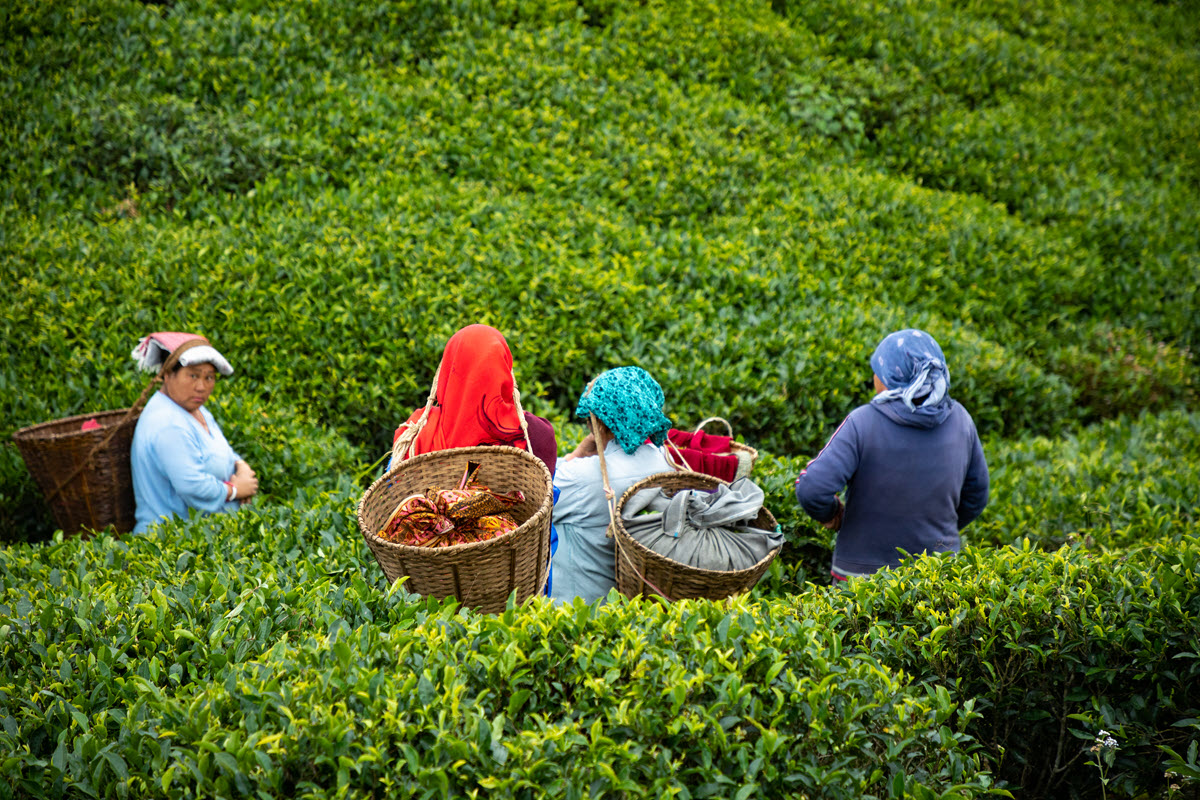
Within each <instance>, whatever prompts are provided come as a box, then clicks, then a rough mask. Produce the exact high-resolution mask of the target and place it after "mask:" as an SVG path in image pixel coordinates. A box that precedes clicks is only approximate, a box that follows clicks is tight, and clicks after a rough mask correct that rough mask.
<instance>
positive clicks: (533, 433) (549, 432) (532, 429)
mask: <svg viewBox="0 0 1200 800" xmlns="http://www.w3.org/2000/svg"><path fill="white" fill-rule="evenodd" d="M525 424H526V425H528V426H529V443H530V444H531V445H533V454H534V455H535V456H537V457H538V458H540V459H541V460H542V463H543V464H545V465H546V469H548V470H550V477H552V478H553V477H554V467H555V465H556V464H557V463H558V440H557V439H555V438H554V426H553V425H551V424H550V423H549V421H547V420H544V419H542V418H541V417H535V416H534V415H533V414H530V413H529V412H528V411H526V412H525Z"/></svg>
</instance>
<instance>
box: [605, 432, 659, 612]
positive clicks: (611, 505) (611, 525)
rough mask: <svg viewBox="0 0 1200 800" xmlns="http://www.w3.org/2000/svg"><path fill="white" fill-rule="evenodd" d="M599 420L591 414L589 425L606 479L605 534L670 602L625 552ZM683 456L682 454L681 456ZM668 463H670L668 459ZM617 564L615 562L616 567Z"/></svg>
mask: <svg viewBox="0 0 1200 800" xmlns="http://www.w3.org/2000/svg"><path fill="white" fill-rule="evenodd" d="M598 422H599V421H598V420H597V419H596V415H595V414H592V415H590V417H589V419H588V427H590V428H591V429H592V436H593V437H594V438H595V440H596V454H597V455H599V456H600V479H601V480H602V481H604V499H605V500H607V501H608V530H607V531H605V534H604V535H605V536H607V537H609V538H610V539H612V540H613V543H614V545H615V547H616V551H617V554H618V555H619V556H620V557H621V558H624V559H625V563H626V564H628V565H629V568H630V569H631V570H633V574H634V575H637V576H638V577H639V578H641V579H642V583H644V584H646V585H647V586H649V587H650V588H651V589H653V590H654V591H655V593H657V594H658V595H660V596H661V597H662V598H663V599H664V600H666V601H667V602H668V603H669V602H671V597H670V595H668V594H667V593H666V592H664V591H663V590H662V589H660V588H658V587H657V586H655V585H654V584H653V583H651V582H650V579H649V578H647V577H646V576H645V575H643V574H642V571H641V570H639V569H638V568H637V567H635V566H634V565H633V561H632V560H630V558H629V554H628V553H626V552H625V548H624V547H622V546H621V537H620V536H619V535H618V534H617V493H616V492H614V491H613V488H612V484H611V483H609V482H608V465H607V464H606V463H605V461H604V444H605V443H604V442H601V441H600V431H599V430H598V427H597V425H598ZM680 458H682V456H680ZM668 463H670V461H669V459H668ZM615 568H616V565H615V563H614V569H615Z"/></svg>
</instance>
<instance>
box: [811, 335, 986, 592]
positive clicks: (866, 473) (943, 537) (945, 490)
mask: <svg viewBox="0 0 1200 800" xmlns="http://www.w3.org/2000/svg"><path fill="white" fill-rule="evenodd" d="M871 368H872V369H873V370H874V372H875V392H876V394H875V397H874V398H873V399H872V400H871V402H870V403H867V404H866V405H863V406H859V407H858V408H856V409H854V410H853V411H851V412H850V415H849V416H848V417H846V419H845V420H844V421H843V422H842V424H841V425H840V426H838V429H837V430H836V431H834V433H833V436H832V437H831V438H830V439H829V443H828V444H826V445H825V448H824V449H823V450H822V451H821V452H820V453H818V454H817V457H816V458H814V459H813V460H812V461H811V462H809V464H808V467H806V468H805V469H804V470H803V471H802V472H801V473H800V477H799V478H797V479H796V497H797V499H799V500H800V504H801V505H802V506H803V507H804V510H805V511H806V512H807V513H808V515H809V516H810V517H812V518H813V519H815V520H817V521H818V522H820V523H822V524H823V525H825V527H827V528H830V529H831V530H835V531H838V536H837V544H836V545H835V546H834V550H833V569H832V573H833V576H834V577H835V578H838V579H841V580H844V579H846V578H847V577H854V576H862V575H869V574H871V573H873V572H875V571H877V570H879V569H881V568H883V567H894V566H896V565H898V564H899V563H900V554H899V552H898V551H897V548H900V549H903V550H904V551H905V552H907V553H910V554H912V555H920V554H922V553H946V552H951V553H956V552H958V549H959V547H960V546H961V542H960V539H959V535H958V534H959V531H961V530H962V529H963V528H964V527H966V525H967V523H969V522H970V521H971V520H973V519H975V518H976V517H977V516H979V513H980V512H981V511H983V508H984V506H986V505H987V501H988V468H987V461H986V460H985V459H984V457H983V447H982V446H981V445H980V443H979V434H978V433H976V431H975V422H974V420H972V419H971V415H970V414H968V413H967V410H966V409H965V408H963V407H962V406H961V405H959V403H958V402H957V401H955V400H952V399H951V398H950V395H949V389H950V372H949V370H947V369H946V359H945V356H943V355H942V349H941V348H940V347H938V343H937V342H936V341H934V339H933V337H932V336H930V335H929V334H928V333H925V332H924V331H919V330H915V329H912V328H909V329H906V330H902V331H897V332H895V333H893V334H890V335H889V336H888V337H887V338H886V339H884V340H883V341H882V342H881V343H880V344H879V347H877V348H876V349H875V352H874V354H872V356H871ZM843 487H846V502H845V504H843V503H842V501H841V500H840V499H839V498H838V495H837V493H838V492H840V491H841V490H842V488H843Z"/></svg>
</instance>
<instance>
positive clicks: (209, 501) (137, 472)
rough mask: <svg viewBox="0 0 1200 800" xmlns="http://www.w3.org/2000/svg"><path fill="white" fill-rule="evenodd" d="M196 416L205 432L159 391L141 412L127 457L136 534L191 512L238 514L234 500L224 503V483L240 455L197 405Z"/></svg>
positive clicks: (206, 410) (210, 417)
mask: <svg viewBox="0 0 1200 800" xmlns="http://www.w3.org/2000/svg"><path fill="white" fill-rule="evenodd" d="M200 413H201V414H202V415H203V416H204V419H205V421H206V422H207V423H208V431H205V430H204V428H202V427H201V426H200V423H199V422H197V421H196V419H195V418H194V417H192V415H191V414H189V413H188V412H187V410H186V409H184V408H183V407H182V406H180V405H179V404H178V403H176V402H175V401H174V400H172V399H171V398H169V397H167V396H166V395H165V394H163V393H162V392H161V391H160V392H155V393H154V396H153V397H151V398H150V400H149V401H148V402H147V403H146V407H145V408H144V409H143V410H142V415H141V417H139V418H138V423H137V428H136V429H135V430H134V433H133V448H132V453H131V467H132V470H133V495H134V499H135V500H136V502H137V513H136V518H137V525H136V526H135V527H134V529H133V532H134V533H142V532H144V531H145V530H146V528H148V527H150V525H152V524H154V523H155V522H157V521H159V520H160V519H164V518H170V517H172V516H176V517H186V516H187V515H188V509H189V508H197V509H200V510H201V511H206V512H208V513H211V514H216V513H228V512H232V511H237V509H238V503H237V502H236V501H234V502H230V503H227V502H225V496H226V494H227V491H228V490H227V488H226V486H225V481H227V480H229V478H230V477H231V476H232V475H233V467H234V464H235V463H236V462H237V461H238V459H239V458H240V456H238V454H237V453H235V452H234V451H233V448H232V447H230V446H229V442H227V441H226V440H225V435H224V434H223V433H221V427H220V426H219V425H217V421H216V420H215V419H213V415H212V414H211V413H210V412H209V410H208V409H207V408H204V407H203V406H201V407H200Z"/></svg>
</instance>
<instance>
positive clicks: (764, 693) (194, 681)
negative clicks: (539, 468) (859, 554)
mask: <svg viewBox="0 0 1200 800" xmlns="http://www.w3.org/2000/svg"><path fill="white" fill-rule="evenodd" d="M355 494H356V492H355V491H354V490H353V488H352V487H342V488H340V489H338V490H335V492H334V493H332V494H326V495H323V496H322V495H318V494H315V493H314V494H310V495H307V496H304V497H300V498H297V502H296V503H295V504H294V505H293V506H291V507H284V506H278V505H277V506H272V507H266V508H258V509H254V508H251V509H247V510H246V511H245V512H243V513H241V514H239V515H237V516H235V517H225V518H217V519H196V520H193V521H191V522H190V523H174V524H170V525H163V526H160V527H158V528H157V529H155V530H154V531H153V532H152V533H151V534H149V535H148V536H145V537H138V538H135V539H130V540H128V541H121V540H116V539H112V538H110V537H108V536H102V537H100V538H97V539H95V540H93V541H92V542H90V543H85V542H81V541H80V540H78V539H75V540H69V541H66V542H56V543H50V544H47V545H42V546H37V547H30V546H15V547H13V548H10V549H9V550H7V551H5V552H3V553H0V565H2V566H3V570H2V571H0V575H3V578H0V581H2V583H0V588H2V594H0V654H2V657H3V661H4V663H5V665H6V669H5V672H4V676H3V685H0V700H2V701H3V706H2V708H0V713H2V714H3V719H0V727H2V728H3V732H2V733H0V741H2V742H3V743H4V751H5V752H6V753H7V754H8V756H7V757H6V759H5V760H4V761H3V762H2V764H0V766H2V768H3V775H2V776H0V777H3V779H4V780H5V781H7V782H8V784H9V786H10V787H11V788H12V789H13V790H15V791H16V792H17V793H18V794H22V795H24V794H28V795H44V794H51V795H53V794H55V793H64V794H74V793H82V794H96V795H99V796H150V795H153V796H159V795H162V796H179V795H180V794H183V795H185V796H191V795H192V794H195V795H197V796H200V795H211V794H219V795H223V796H238V795H242V794H246V793H253V792H255V791H260V790H261V791H266V792H268V793H275V792H283V793H288V794H297V795H303V796H309V795H312V796H324V795H325V793H329V794H330V795H333V794H336V793H338V792H340V791H342V790H344V789H349V790H352V791H365V792H385V793H386V792H389V791H393V790H403V791H405V792H421V793H423V794H429V795H431V796H442V795H444V794H446V793H463V792H469V791H471V790H473V789H489V790H490V789H503V790H506V791H509V792H512V793H515V794H522V795H524V794H529V795H530V796H532V795H533V794H536V793H538V792H540V791H545V792H548V793H550V794H555V795H559V794H561V795H564V796H582V795H584V794H593V793H597V792H598V793H601V794H605V793H611V792H620V791H633V792H634V793H635V794H653V795H656V796H657V795H658V794H659V793H660V791H665V790H667V789H668V788H676V789H679V790H680V793H681V795H683V796H697V797H698V796H709V795H719V796H734V795H735V794H738V793H742V792H743V790H747V791H749V792H764V793H768V794H778V793H780V792H783V791H796V792H819V793H820V794H821V796H829V797H859V796H866V795H873V796H889V797H900V796H975V795H977V794H979V793H980V792H982V791H983V790H985V789H986V788H987V787H989V786H992V785H993V780H994V779H993V778H991V777H989V775H990V774H995V775H997V776H998V777H1000V778H1003V779H1005V780H1008V781H1010V786H1014V787H1015V786H1020V787H1022V788H1023V789H1024V790H1025V791H1027V792H1029V794H1028V795H1023V796H1040V797H1050V796H1057V795H1059V793H1060V792H1061V791H1062V787H1063V786H1064V785H1073V786H1075V787H1076V789H1077V790H1078V791H1080V792H1081V793H1082V794H1084V795H1090V794H1091V793H1092V792H1090V791H1089V790H1088V788H1087V787H1088V786H1089V784H1090V785H1091V786H1093V787H1096V786H1098V785H1099V784H1098V780H1097V779H1096V778H1095V777H1094V775H1093V773H1092V772H1091V771H1090V769H1089V768H1088V767H1087V765H1086V763H1085V762H1086V760H1087V758H1088V754H1087V752H1086V751H1087V746H1088V745H1089V744H1090V743H1091V739H1092V738H1094V736H1095V735H1096V732H1097V731H1098V730H1099V729H1105V730H1108V731H1111V732H1114V733H1115V734H1116V735H1117V736H1118V737H1119V741H1120V742H1121V751H1120V753H1119V757H1118V759H1117V760H1116V766H1115V771H1114V773H1113V775H1112V777H1111V779H1112V781H1114V783H1111V784H1110V786H1114V787H1119V788H1121V789H1122V791H1123V792H1127V793H1128V794H1129V795H1130V796H1133V795H1135V794H1136V793H1137V792H1139V791H1147V790H1151V789H1155V788H1156V787H1159V788H1161V776H1162V772H1163V768H1164V764H1165V763H1167V760H1168V757H1167V756H1166V754H1165V753H1164V751H1163V750H1161V749H1160V748H1161V747H1162V746H1166V747H1170V748H1171V749H1172V750H1174V751H1176V752H1178V753H1184V752H1186V750H1187V743H1188V737H1189V729H1188V728H1187V723H1188V721H1189V720H1193V721H1194V719H1195V717H1196V715H1197V712H1198V710H1200V696H1198V694H1197V690H1196V687H1197V686H1200V681H1198V678H1200V675H1197V670H1198V669H1200V661H1198V660H1197V658H1196V653H1195V641H1196V640H1195V631H1196V626H1197V619H1198V615H1200V592H1198V591H1197V589H1198V586H1197V579H1198V575H1200V569H1198V567H1200V539H1197V538H1196V537H1195V536H1194V535H1193V536H1191V537H1190V538H1189V537H1182V538H1181V537H1178V536H1177V537H1175V538H1174V539H1173V540H1171V541H1168V542H1164V543H1160V544H1157V545H1151V546H1147V547H1142V548H1138V549H1135V550H1131V551H1128V552H1125V553H1107V554H1106V553H1102V552H1097V551H1092V550H1088V549H1087V548H1084V547H1082V546H1077V547H1076V548H1074V549H1064V550H1061V551H1059V552H1056V553H1051V554H1046V553H1041V552H1039V551H1037V550H1034V549H1031V548H1029V547H1028V546H1025V547H1022V548H1018V549H998V550H993V549H979V548H973V549H969V550H967V551H966V552H964V554H963V555H962V556H960V557H959V558H957V559H931V560H925V561H922V562H919V563H918V564H917V565H915V566H905V567H903V568H901V569H898V570H895V571H894V572H892V573H885V574H881V575H879V576H877V577H876V578H873V579H871V580H862V581H856V582H855V583H853V584H852V585H851V587H850V589H849V590H847V589H842V588H839V589H836V590H830V589H827V588H820V587H817V586H814V585H812V584H808V585H807V586H804V587H802V591H800V592H799V593H797V594H790V595H771V594H766V595H764V596H763V597H762V598H761V599H760V600H743V601H739V602H736V603H733V604H731V605H725V604H710V603H700V604H695V603H680V604H676V605H675V606H672V607H670V608H663V607H661V606H659V605H657V604H654V603H617V604H615V605H611V606H609V607H606V608H603V609H597V608H595V607H592V608H588V607H584V606H582V605H579V606H575V607H560V608H554V607H552V606H549V605H548V604H546V603H545V602H544V601H538V602H536V603H534V604H533V605H531V606H527V607H524V608H520V609H514V610H511V611H509V612H507V613H506V614H504V615H500V616H498V617H481V616H478V615H475V614H465V615H456V614H454V613H453V609H452V608H438V607H436V605H435V604H429V603H422V602H413V601H412V600H411V599H410V598H408V597H407V596H406V595H405V594H404V593H403V592H402V591H397V592H388V591H387V590H386V588H385V586H384V584H383V582H382V579H381V576H380V573H379V571H378V569H377V568H376V567H375V565H374V564H373V562H372V560H371V556H370V554H369V551H367V549H366V547H365V545H364V544H363V542H362V539H361V537H360V536H358V534H357V532H356V531H355V530H354V529H353V528H352V523H351V522H350V518H349V516H348V515H347V514H346V513H345V508H346V505H347V504H348V503H350V502H351V501H352V499H353V497H354V496H355ZM1191 530H1193V531H1194V530H1195V526H1194V525H1193V526H1191ZM1031 712H1033V713H1031ZM1192 735H1194V733H1193V734H1192ZM981 745H982V748H981V747H980V746H981ZM1193 761H1194V759H1193ZM748 787H754V788H753V789H750V788H748ZM743 796H745V795H744V794H743Z"/></svg>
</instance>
